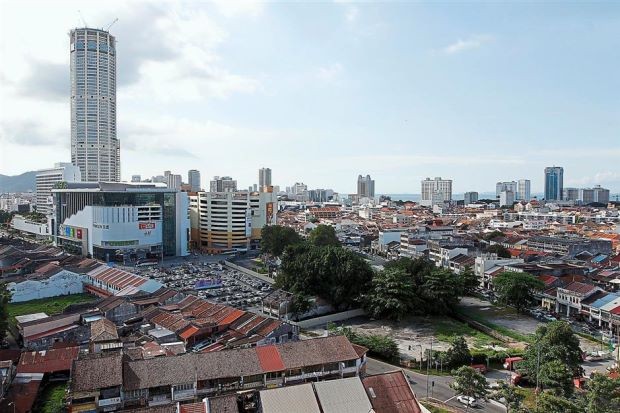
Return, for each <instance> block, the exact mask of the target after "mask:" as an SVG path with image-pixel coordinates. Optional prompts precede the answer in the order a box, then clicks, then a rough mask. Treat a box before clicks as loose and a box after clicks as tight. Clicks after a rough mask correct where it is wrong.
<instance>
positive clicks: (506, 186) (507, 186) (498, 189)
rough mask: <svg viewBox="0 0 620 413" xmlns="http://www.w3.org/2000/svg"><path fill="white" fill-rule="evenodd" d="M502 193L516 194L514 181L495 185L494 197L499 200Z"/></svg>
mask: <svg viewBox="0 0 620 413" xmlns="http://www.w3.org/2000/svg"><path fill="white" fill-rule="evenodd" d="M503 191H512V192H514V193H517V183H516V182H515V181H510V182H498V183H496V184H495V196H496V197H498V198H499V194H501V193H502V192H503Z"/></svg>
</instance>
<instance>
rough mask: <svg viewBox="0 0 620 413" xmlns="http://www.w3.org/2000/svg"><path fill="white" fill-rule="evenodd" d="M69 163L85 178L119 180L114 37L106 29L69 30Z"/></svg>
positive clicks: (85, 179)
mask: <svg viewBox="0 0 620 413" xmlns="http://www.w3.org/2000/svg"><path fill="white" fill-rule="evenodd" d="M69 37H70V54H71V56H70V61H71V76H70V79H71V163H72V164H73V165H76V166H78V167H79V168H80V172H81V174H82V181H84V182H99V181H105V182H118V181H120V180H121V165H120V163H121V161H120V143H119V141H118V138H117V136H116V39H115V38H114V36H112V35H110V33H108V32H107V31H104V30H100V29H90V28H81V29H74V30H71V32H70V34H69Z"/></svg>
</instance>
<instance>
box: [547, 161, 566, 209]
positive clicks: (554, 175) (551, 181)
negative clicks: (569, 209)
mask: <svg viewBox="0 0 620 413" xmlns="http://www.w3.org/2000/svg"><path fill="white" fill-rule="evenodd" d="M563 190H564V168H562V167H561V166H549V167H547V168H545V200H546V201H560V200H562V191H563Z"/></svg>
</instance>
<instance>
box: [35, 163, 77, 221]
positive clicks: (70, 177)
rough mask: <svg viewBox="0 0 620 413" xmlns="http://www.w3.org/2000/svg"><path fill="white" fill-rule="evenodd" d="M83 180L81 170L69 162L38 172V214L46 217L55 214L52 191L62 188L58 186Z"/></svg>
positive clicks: (36, 183)
mask: <svg viewBox="0 0 620 413" xmlns="http://www.w3.org/2000/svg"><path fill="white" fill-rule="evenodd" d="M81 180H82V174H81V172H80V168H78V167H77V166H74V165H72V164H71V163H69V162H58V163H56V164H54V167H53V168H49V169H41V170H39V171H37V175H36V180H35V187H36V189H35V190H36V204H37V212H40V213H41V214H45V215H50V214H52V213H53V212H54V208H53V198H52V189H54V188H55V187H57V186H61V185H58V184H59V183H60V182H80V181H81Z"/></svg>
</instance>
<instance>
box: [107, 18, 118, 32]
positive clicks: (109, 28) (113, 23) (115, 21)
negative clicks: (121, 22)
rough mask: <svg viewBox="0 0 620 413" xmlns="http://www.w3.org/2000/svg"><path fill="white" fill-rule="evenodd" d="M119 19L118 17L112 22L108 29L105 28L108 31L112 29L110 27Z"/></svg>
mask: <svg viewBox="0 0 620 413" xmlns="http://www.w3.org/2000/svg"><path fill="white" fill-rule="evenodd" d="M117 21H118V17H117V18H116V19H114V21H113V22H112V23H110V25H109V26H108V28H107V29H105V31H106V32H109V31H110V27H112V26H114V23H116V22H117Z"/></svg>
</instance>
